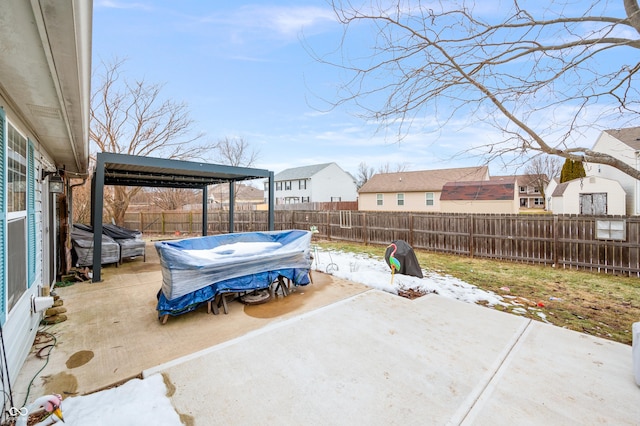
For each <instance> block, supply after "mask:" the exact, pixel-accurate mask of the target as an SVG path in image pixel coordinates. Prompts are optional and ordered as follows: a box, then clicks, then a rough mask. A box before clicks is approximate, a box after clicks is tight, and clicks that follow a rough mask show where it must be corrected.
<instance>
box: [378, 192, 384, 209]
mask: <svg viewBox="0 0 640 426" xmlns="http://www.w3.org/2000/svg"><path fill="white" fill-rule="evenodd" d="M382 205H384V194H376V206H382Z"/></svg>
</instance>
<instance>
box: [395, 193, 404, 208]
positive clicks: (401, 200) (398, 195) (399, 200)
mask: <svg viewBox="0 0 640 426" xmlns="http://www.w3.org/2000/svg"><path fill="white" fill-rule="evenodd" d="M404 201H405V200H404V192H398V193H396V205H397V206H398V207H400V206H404Z"/></svg>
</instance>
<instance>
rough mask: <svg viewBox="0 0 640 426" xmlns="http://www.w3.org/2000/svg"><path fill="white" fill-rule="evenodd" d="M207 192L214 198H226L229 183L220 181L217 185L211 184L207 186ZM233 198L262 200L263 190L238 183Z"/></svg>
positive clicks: (227, 196)
mask: <svg viewBox="0 0 640 426" xmlns="http://www.w3.org/2000/svg"><path fill="white" fill-rule="evenodd" d="M209 194H211V195H213V196H214V198H218V197H221V198H223V199H228V198H229V184H228V183H221V184H218V185H213V186H212V187H210V188H209ZM235 198H236V200H239V201H251V200H262V199H264V190H262V189H258V188H256V187H253V186H251V185H244V184H241V183H238V184H237V186H236V190H235Z"/></svg>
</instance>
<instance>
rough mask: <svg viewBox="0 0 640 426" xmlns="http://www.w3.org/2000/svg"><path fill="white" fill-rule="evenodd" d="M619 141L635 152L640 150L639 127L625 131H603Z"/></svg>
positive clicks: (628, 128)
mask: <svg viewBox="0 0 640 426" xmlns="http://www.w3.org/2000/svg"><path fill="white" fill-rule="evenodd" d="M605 132H606V133H608V134H610V135H611V136H613V137H614V138H616V139H618V140H619V141H621V142H623V143H625V144H626V145H629V146H630V147H631V148H633V149H635V150H640V127H627V128H625V129H610V130H605Z"/></svg>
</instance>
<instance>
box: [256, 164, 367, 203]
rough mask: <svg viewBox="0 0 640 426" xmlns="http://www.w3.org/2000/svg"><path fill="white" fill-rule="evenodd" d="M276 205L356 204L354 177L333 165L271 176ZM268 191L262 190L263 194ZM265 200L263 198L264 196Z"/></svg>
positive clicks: (305, 167)
mask: <svg viewBox="0 0 640 426" xmlns="http://www.w3.org/2000/svg"><path fill="white" fill-rule="evenodd" d="M274 185H275V200H276V204H296V203H323V202H337V201H356V200H357V199H358V190H357V185H356V180H355V179H354V178H353V176H352V175H351V174H349V173H347V172H345V171H344V170H342V169H341V168H340V166H338V165H337V164H336V163H325V164H315V165H312V166H302V167H294V168H292V169H286V170H283V171H281V172H280V173H278V174H277V175H275V176H274ZM267 191H268V188H265V194H266V193H267ZM265 198H266V195H265Z"/></svg>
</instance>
